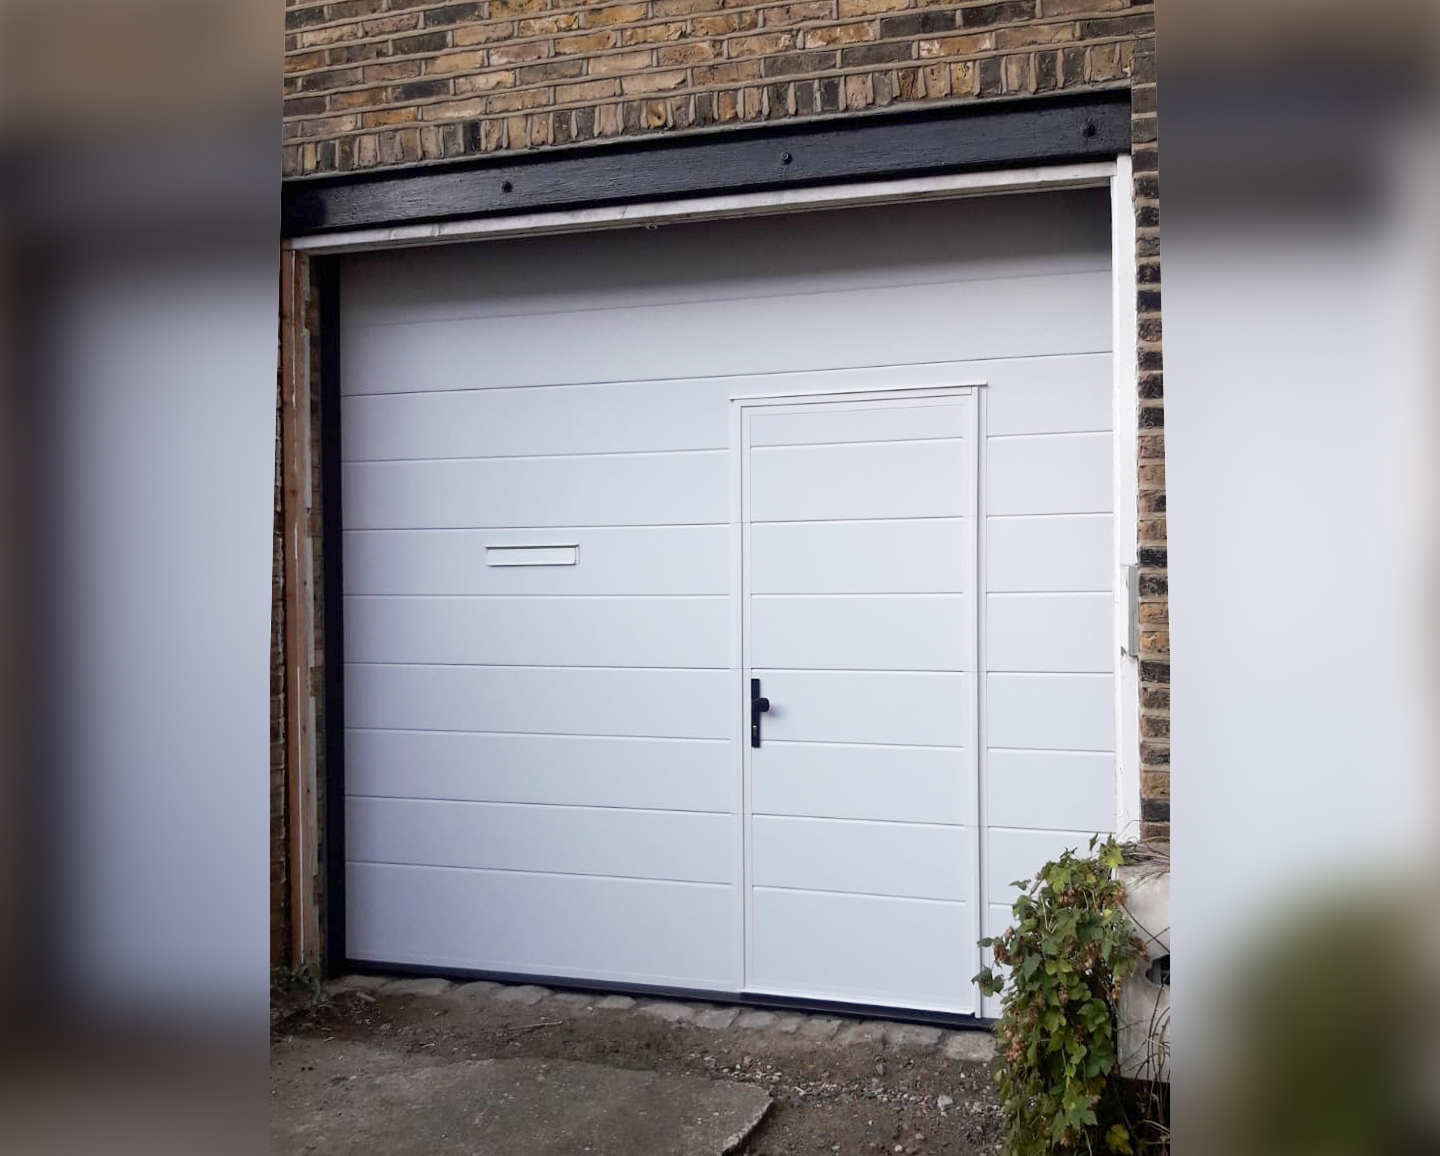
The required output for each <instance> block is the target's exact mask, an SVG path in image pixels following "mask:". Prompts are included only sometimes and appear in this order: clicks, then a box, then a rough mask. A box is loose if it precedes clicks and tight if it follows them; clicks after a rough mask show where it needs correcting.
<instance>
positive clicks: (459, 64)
mask: <svg viewBox="0 0 1440 1156" xmlns="http://www.w3.org/2000/svg"><path fill="white" fill-rule="evenodd" d="M484 67H485V53H484V52H483V51H480V52H450V53H447V54H446V55H444V56H437V57H435V58H434V59H432V60H427V61H426V62H425V71H426V72H428V73H446V72H471V71H473V70H474V69H477V68H484Z"/></svg>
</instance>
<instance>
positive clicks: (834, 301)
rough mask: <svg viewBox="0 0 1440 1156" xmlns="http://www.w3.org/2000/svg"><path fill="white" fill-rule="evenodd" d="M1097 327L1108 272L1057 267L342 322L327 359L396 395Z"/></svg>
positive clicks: (911, 355) (1103, 313) (1064, 339)
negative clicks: (821, 288) (698, 298)
mask: <svg viewBox="0 0 1440 1156" xmlns="http://www.w3.org/2000/svg"><path fill="white" fill-rule="evenodd" d="M845 317H852V318H875V317H886V318H891V317H896V318H904V324H903V327H899V329H898V332H900V333H903V342H897V339H896V334H897V328H895V327H891V326H888V325H866V324H837V319H839V318H845ZM1110 330H1111V317H1110V275H1109V273H1108V272H1094V273H1057V274H1055V275H1053V276H1048V277H1026V278H1017V279H1013V280H1000V281H991V282H984V283H977V282H969V281H940V282H936V283H931V284H926V285H902V286H897V287H893V288H883V289H860V290H841V291H837V292H833V293H819V294H798V295H793V294H778V295H773V296H766V295H760V296H756V297H751V298H748V299H738V300H722V301H706V302H696V303H689V302H676V303H672V304H663V305H637V306H633V307H628V308H625V309H623V310H620V309H616V310H582V311H575V312H558V313H547V314H543V315H538V316H537V315H533V314H532V315H528V316H527V315H517V316H508V317H480V318H473V319H471V318H461V319H455V320H443V321H416V322H409V323H406V324H403V325H373V326H361V327H348V328H347V329H346V330H345V331H344V334H343V335H342V344H341V357H342V360H343V363H344V364H345V366H346V392H347V393H349V394H362V393H408V392H420V391H430V390H452V389H487V388H495V387H497V386H502V387H503V386H522V385H525V386H528V385H565V384H577V383H586V382H618V381H644V380H657V379H660V378H675V377H687V376H692V375H696V374H705V375H714V376H718V375H723V374H764V373H785V372H795V371H800V370H810V369H841V368H850V367H852V366H856V365H888V364H892V363H894V362H895V361H897V360H901V361H905V362H908V363H911V364H915V363H920V362H927V361H948V360H952V359H953V358H954V357H955V352H956V350H957V348H959V349H964V350H965V354H966V356H967V357H970V358H976V359H979V358H1002V357H1034V356H1043V355H1047V354H1073V353H1093V352H1101V351H1105V350H1108V349H1109V347H1110ZM734 333H744V334H745V340H743V341H734V340H727V339H726V337H725V335H728V334H734ZM557 334H564V340H556V335H557ZM636 334H664V340H663V341H648V340H639V339H637V338H636V336H635V335H636ZM897 349H902V350H903V356H902V357H900V358H897V357H896V352H897Z"/></svg>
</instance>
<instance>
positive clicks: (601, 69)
mask: <svg viewBox="0 0 1440 1156" xmlns="http://www.w3.org/2000/svg"><path fill="white" fill-rule="evenodd" d="M652 59H653V58H652V55H651V53H649V52H617V53H615V54H614V55H612V56H595V57H592V58H591V60H590V75H591V76H615V75H617V74H618V73H622V72H639V71H641V70H642V69H646V68H649V67H650V65H651V63H652Z"/></svg>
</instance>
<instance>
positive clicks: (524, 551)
mask: <svg viewBox="0 0 1440 1156" xmlns="http://www.w3.org/2000/svg"><path fill="white" fill-rule="evenodd" d="M579 561H580V547H579V546H486V547H485V564H486V565H487V566H574V565H575V564H576V563H577V562H579Z"/></svg>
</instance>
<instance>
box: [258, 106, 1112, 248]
mask: <svg viewBox="0 0 1440 1156" xmlns="http://www.w3.org/2000/svg"><path fill="white" fill-rule="evenodd" d="M1129 148H1130V94H1129V91H1128V90H1125V89H1120V90H1107V91H1100V92H1088V93H1083V94H1072V95H1065V96H1059V97H1034V98H1029V99H1024V100H1006V101H986V102H974V103H970V104H963V105H952V106H947V107H945V108H943V109H929V110H924V111H920V112H908V113H901V114H893V115H892V114H886V115H877V116H871V115H867V116H852V117H849V118H832V119H828V120H821V121H812V122H809V123H805V124H799V125H793V124H792V125H782V126H775V125H768V126H758V127H750V126H747V127H743V128H734V129H721V130H712V131H705V132H697V133H690V134H687V135H681V136H666V137H654V138H648V139H645V140H639V141H616V142H606V143H603V144H588V145H579V146H575V147H571V148H561V149H553V150H549V151H546V152H538V153H531V154H523V155H506V156H504V157H498V158H497V157H486V158H477V159H471V160H466V161H461V162H453V163H446V164H443V165H427V166H421V167H416V168H410V169H405V170H401V171H398V172H397V171H394V170H388V171H385V172H381V173H372V174H344V175H334V176H325V177H319V178H306V179H303V180H291V181H287V182H285V184H284V185H283V189H282V201H283V209H284V213H283V226H282V227H283V231H284V234H285V235H286V236H287V237H296V236H304V235H307V234H314V233H322V232H329V231H334V230H339V229H364V228H375V227H380V226H388V225H414V224H423V223H428V222H432V221H444V220H453V219H456V218H461V217H486V216H499V215H505V214H512V213H534V212H543V211H550V210H557V209H580V208H590V207H596V206H600V205H614V204H625V203H633V202H638V201H652V200H660V199H675V198H681V197H697V196H716V195H721V194H725V193H733V192H748V191H755V190H761V189H779V188H795V187H803V186H807V185H820V184H834V183H839V182H843V181H858V180H875V179H882V178H897V177H915V176H929V175H934V174H938V173H951V172H963V171H968V170H978V169H986V168H1005V167H1016V166H1021V165H1030V164H1055V163H1061V162H1065V161H1079V160H1097V159H1102V158H1105V157H1112V156H1115V155H1116V154H1117V153H1122V152H1127V151H1129Z"/></svg>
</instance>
